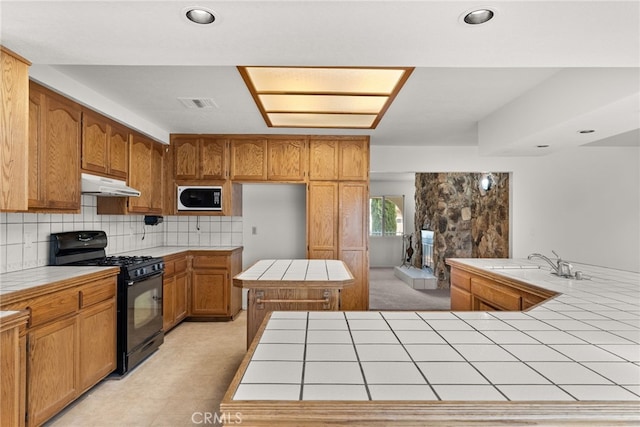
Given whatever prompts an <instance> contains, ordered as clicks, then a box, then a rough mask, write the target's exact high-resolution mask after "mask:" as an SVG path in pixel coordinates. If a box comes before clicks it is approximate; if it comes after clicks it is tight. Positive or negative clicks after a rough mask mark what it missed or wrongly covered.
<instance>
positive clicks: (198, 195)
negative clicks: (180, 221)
mask: <svg viewBox="0 0 640 427" xmlns="http://www.w3.org/2000/svg"><path fill="white" fill-rule="evenodd" d="M178 210H179V211H221V210H222V187H220V186H200V185H196V186H179V187H178Z"/></svg>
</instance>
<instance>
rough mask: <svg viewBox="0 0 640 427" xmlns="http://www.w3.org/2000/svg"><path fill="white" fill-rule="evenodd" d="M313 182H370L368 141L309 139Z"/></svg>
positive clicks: (336, 138) (360, 139) (349, 138)
mask: <svg viewBox="0 0 640 427" xmlns="http://www.w3.org/2000/svg"><path fill="white" fill-rule="evenodd" d="M309 179H310V180H314V181H334V180H340V181H367V180H368V179H369V138H368V137H336V136H331V137H312V138H310V139H309Z"/></svg>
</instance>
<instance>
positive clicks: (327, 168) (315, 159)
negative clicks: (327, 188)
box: [309, 138, 338, 181]
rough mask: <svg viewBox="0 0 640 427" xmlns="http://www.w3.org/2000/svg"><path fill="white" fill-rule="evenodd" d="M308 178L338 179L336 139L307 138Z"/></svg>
mask: <svg viewBox="0 0 640 427" xmlns="http://www.w3.org/2000/svg"><path fill="white" fill-rule="evenodd" d="M309 179H310V180H316V181H335V180H337V179H338V141H336V140H334V139H325V138H322V139H316V138H311V139H309Z"/></svg>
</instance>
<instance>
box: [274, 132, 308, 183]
mask: <svg viewBox="0 0 640 427" xmlns="http://www.w3.org/2000/svg"><path fill="white" fill-rule="evenodd" d="M306 147H307V144H306V141H305V140H304V139H286V140H282V139H275V140H274V139H270V140H269V141H268V143H267V151H268V159H267V180H269V181H304V177H305V169H306V167H305V165H306V162H307V153H306Z"/></svg>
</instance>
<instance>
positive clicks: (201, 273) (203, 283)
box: [191, 269, 228, 316]
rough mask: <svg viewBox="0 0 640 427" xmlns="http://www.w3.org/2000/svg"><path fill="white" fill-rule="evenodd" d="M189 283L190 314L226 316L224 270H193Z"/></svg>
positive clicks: (226, 299)
mask: <svg viewBox="0 0 640 427" xmlns="http://www.w3.org/2000/svg"><path fill="white" fill-rule="evenodd" d="M192 277H193V280H192V283H191V314H193V315H195V316H197V315H226V314H227V311H228V309H227V306H228V303H227V301H228V295H227V293H228V289H227V288H228V284H227V271H226V270H214V269H212V270H194V271H193V276H192Z"/></svg>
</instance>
